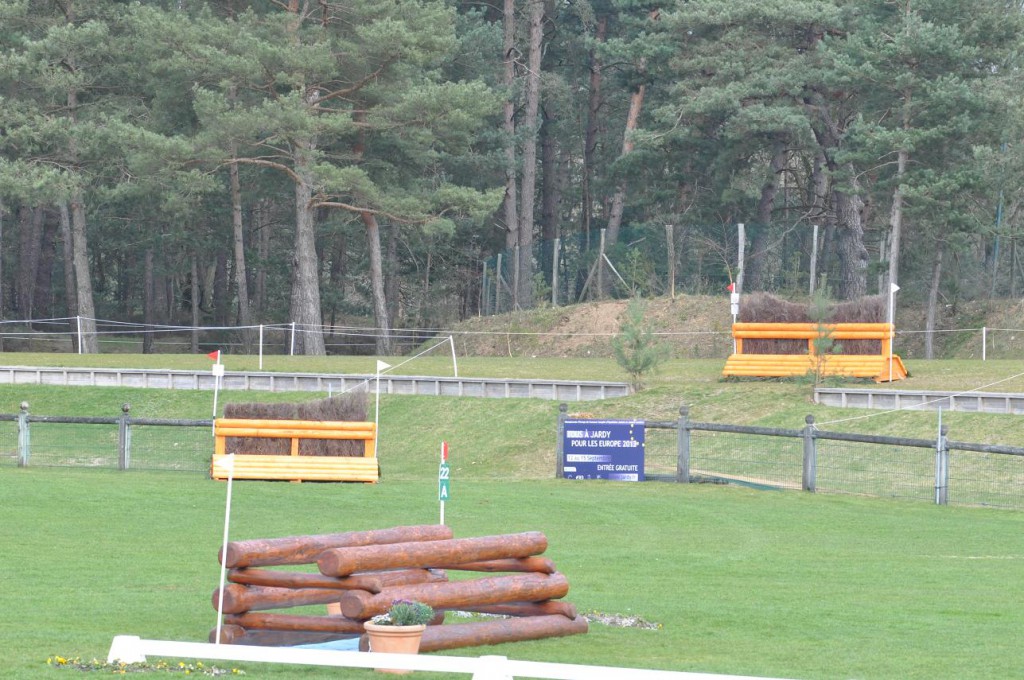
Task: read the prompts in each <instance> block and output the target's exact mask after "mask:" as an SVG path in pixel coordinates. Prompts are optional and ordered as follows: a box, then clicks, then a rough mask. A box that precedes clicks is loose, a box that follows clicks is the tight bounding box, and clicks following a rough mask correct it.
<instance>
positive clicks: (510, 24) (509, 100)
mask: <svg viewBox="0 0 1024 680" xmlns="http://www.w3.org/2000/svg"><path fill="white" fill-rule="evenodd" d="M503 30H504V38H503V43H502V49H503V54H504V74H503V76H502V84H503V85H504V86H505V90H506V96H505V101H504V103H503V104H502V130H503V132H504V133H505V199H504V202H503V204H502V205H503V209H504V210H503V212H504V216H505V248H506V249H507V250H509V251H511V250H512V249H513V248H515V247H516V244H517V243H518V242H519V192H518V185H517V181H518V176H519V173H518V171H517V170H518V163H517V156H516V104H515V95H514V86H515V82H516V3H515V0H505V4H504V17H503ZM500 274H501V272H498V275H499V276H498V277H496V281H495V285H500V284H501V279H500ZM513 278H514V277H513ZM518 294H519V292H518V290H515V289H513V291H512V298H513V305H514V306H515V304H517V303H518ZM494 311H495V312H498V311H499V310H494Z"/></svg>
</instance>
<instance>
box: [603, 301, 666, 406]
mask: <svg viewBox="0 0 1024 680" xmlns="http://www.w3.org/2000/svg"><path fill="white" fill-rule="evenodd" d="M645 310H646V305H644V303H643V302H641V301H640V300H637V299H633V300H631V301H630V303H629V306H628V307H626V318H625V319H624V320H623V322H622V326H621V327H620V328H619V334H618V335H616V336H615V338H613V339H612V351H613V352H614V353H615V361H616V362H617V363H618V364H619V366H621V367H622V369H623V370H624V371H626V373H627V374H629V380H630V384H632V385H633V389H635V390H641V389H643V386H644V378H645V377H646V376H647V375H649V374H651V373H653V372H655V371H656V370H657V368H658V366H659V365H660V364H661V362H662V361H664V360H665V359H666V358H667V357H668V347H667V346H666V345H664V344H662V343H659V342H658V341H657V340H656V338H655V337H654V331H653V330H652V329H651V327H650V325H649V324H647V323H645V321H644V312H645Z"/></svg>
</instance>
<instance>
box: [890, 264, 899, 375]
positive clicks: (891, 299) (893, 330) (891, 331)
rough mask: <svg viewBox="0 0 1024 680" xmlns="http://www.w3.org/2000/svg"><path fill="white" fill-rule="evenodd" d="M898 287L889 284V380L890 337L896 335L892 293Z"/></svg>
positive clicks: (893, 293)
mask: <svg viewBox="0 0 1024 680" xmlns="http://www.w3.org/2000/svg"><path fill="white" fill-rule="evenodd" d="M899 289H900V287H899V286H897V285H896V284H895V283H890V284H889V382H890V383H891V382H892V339H893V337H894V336H895V335H896V307H895V306H894V304H895V301H894V300H893V295H895V294H896V291H898V290H899Z"/></svg>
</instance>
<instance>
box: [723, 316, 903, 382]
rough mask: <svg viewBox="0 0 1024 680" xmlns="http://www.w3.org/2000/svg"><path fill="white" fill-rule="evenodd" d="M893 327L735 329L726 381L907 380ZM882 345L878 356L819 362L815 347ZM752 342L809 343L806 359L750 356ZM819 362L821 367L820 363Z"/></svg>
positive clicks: (744, 326)
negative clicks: (822, 343) (825, 341)
mask: <svg viewBox="0 0 1024 680" xmlns="http://www.w3.org/2000/svg"><path fill="white" fill-rule="evenodd" d="M894 332H895V330H894V328H893V326H892V324H888V323H835V324H817V323H735V324H733V326H732V335H733V338H735V340H736V352H735V353H734V354H733V355H732V356H730V357H729V358H728V360H726V362H725V368H724V369H723V371H722V375H723V376H735V377H756V378H781V377H789V376H797V375H805V374H806V373H808V372H811V371H815V370H818V368H819V363H820V364H821V366H820V368H821V370H822V371H823V372H824V374H825V375H840V376H849V377H854V378H872V379H874V380H875V381H876V382H887V381H891V380H902V379H904V378H906V377H907V375H909V373H908V372H907V369H906V367H905V366H904V365H903V361H902V360H901V359H900V357H899V356H897V355H895V354H891V347H892V338H893V335H894ZM821 337H829V338H831V339H833V340H877V341H878V342H879V353H878V354H828V355H826V356H824V357H817V356H815V352H814V341H815V340H817V339H819V338H821ZM746 339H764V340H806V341H807V353H806V354H748V353H744V351H743V349H744V348H743V341H744V340H746ZM819 359H821V361H820V362H819Z"/></svg>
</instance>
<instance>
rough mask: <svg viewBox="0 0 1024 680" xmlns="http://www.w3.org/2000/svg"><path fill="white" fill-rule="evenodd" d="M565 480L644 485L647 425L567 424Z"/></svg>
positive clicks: (618, 422) (635, 422) (632, 422)
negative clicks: (645, 431) (645, 430)
mask: <svg viewBox="0 0 1024 680" xmlns="http://www.w3.org/2000/svg"><path fill="white" fill-rule="evenodd" d="M562 451H563V454H564V458H563V461H562V476H563V477H565V478H566V479H613V480H617V481H622V482H642V481H644V421H642V420H566V421H565V429H564V430H563V440H562Z"/></svg>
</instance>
